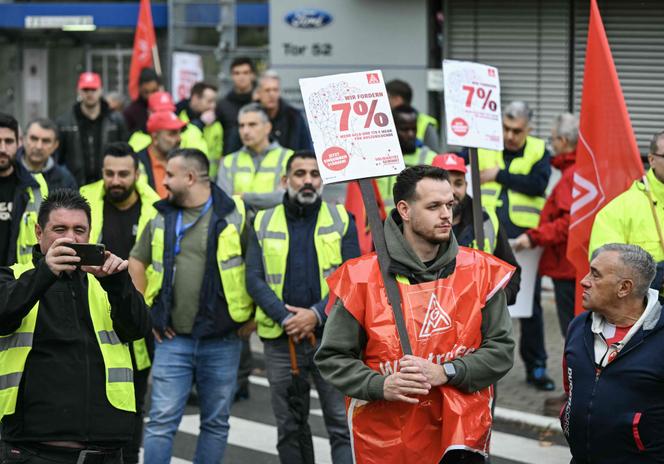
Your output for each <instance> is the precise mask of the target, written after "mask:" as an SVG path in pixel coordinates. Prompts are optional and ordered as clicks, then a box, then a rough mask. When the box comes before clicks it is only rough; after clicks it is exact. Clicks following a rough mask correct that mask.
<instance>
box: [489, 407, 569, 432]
mask: <svg viewBox="0 0 664 464" xmlns="http://www.w3.org/2000/svg"><path fill="white" fill-rule="evenodd" d="M493 417H494V420H496V421H498V422H503V423H508V424H515V425H526V426H529V427H533V428H535V429H538V430H541V431H550V432H554V433H557V434H560V435H562V433H563V431H562V429H561V427H560V421H559V420H558V418H556V417H549V416H540V415H539V414H533V413H530V412H524V411H517V410H515V409H507V408H501V407H498V406H497V407H496V409H495V411H494V415H493Z"/></svg>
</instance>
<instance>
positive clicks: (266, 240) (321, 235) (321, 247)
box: [254, 202, 349, 339]
mask: <svg viewBox="0 0 664 464" xmlns="http://www.w3.org/2000/svg"><path fill="white" fill-rule="evenodd" d="M348 224H349V217H348V212H347V211H346V209H345V208H344V207H343V206H342V205H332V204H329V203H325V202H323V203H321V207H320V211H319V212H318V218H317V220H316V229H315V233H314V246H315V247H316V256H317V257H318V269H319V279H320V291H321V298H324V297H325V296H327V294H328V292H329V289H328V286H327V281H326V280H325V279H326V278H327V277H328V276H329V275H331V274H332V273H333V272H334V271H335V270H336V269H337V268H338V267H339V266H340V265H341V263H342V261H343V258H342V255H341V240H342V239H343V236H344V235H345V234H346V231H347V230H348ZM254 229H255V230H256V236H257V238H258V243H259V244H260V246H261V250H262V255H263V265H264V268H265V269H264V270H265V281H266V282H267V284H268V285H269V286H270V288H271V289H272V291H273V292H274V293H275V294H276V295H277V297H278V298H279V299H282V298H283V289H284V279H285V277H286V264H287V261H288V252H289V236H288V224H287V222H286V212H285V209H284V205H278V206H276V207H274V208H272V209H268V210H262V211H259V212H258V214H257V215H256V219H255V221H254ZM256 324H257V331H258V335H259V336H260V337H262V338H270V339H273V338H278V337H279V336H281V334H282V333H283V332H284V330H283V329H282V328H281V325H279V323H278V322H276V321H274V320H273V319H271V318H270V317H269V316H268V315H267V314H266V313H265V311H263V310H262V309H261V308H260V307H259V308H256Z"/></svg>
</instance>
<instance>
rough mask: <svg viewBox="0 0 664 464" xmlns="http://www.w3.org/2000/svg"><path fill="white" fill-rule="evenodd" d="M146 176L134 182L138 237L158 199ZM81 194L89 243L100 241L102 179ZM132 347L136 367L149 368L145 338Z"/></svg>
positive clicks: (149, 362) (102, 218)
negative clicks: (138, 207)
mask: <svg viewBox="0 0 664 464" xmlns="http://www.w3.org/2000/svg"><path fill="white" fill-rule="evenodd" d="M146 180H147V178H146V177H144V176H142V177H141V178H140V179H139V180H138V182H136V192H137V193H138V196H139V197H140V199H141V212H140V216H139V218H138V227H137V229H136V238H138V237H140V236H141V234H142V233H143V229H145V226H146V225H147V224H149V222H150V220H151V219H152V218H154V217H155V216H156V215H157V210H156V209H155V208H154V206H153V205H154V203H155V202H157V201H159V200H160V198H159V195H158V194H157V192H155V191H154V190H153V189H152V187H150V186H149V185H148V184H147V182H146ZM80 192H81V196H83V197H84V198H85V199H86V200H88V203H90V212H91V216H92V221H91V225H90V243H102V241H103V237H102V230H103V228H104V196H105V195H106V192H105V190H104V181H103V180H99V181H97V182H93V183H91V184H88V185H84V186H83V187H81V188H80ZM132 347H133V349H134V360H135V361H136V369H137V370H139V371H142V370H144V369H147V368H149V367H150V366H151V365H152V363H151V361H150V355H149V353H148V348H147V345H146V344H145V339H144V338H141V339H140V340H136V341H134V342H133V343H132Z"/></svg>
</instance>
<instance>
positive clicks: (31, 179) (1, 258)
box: [0, 113, 48, 266]
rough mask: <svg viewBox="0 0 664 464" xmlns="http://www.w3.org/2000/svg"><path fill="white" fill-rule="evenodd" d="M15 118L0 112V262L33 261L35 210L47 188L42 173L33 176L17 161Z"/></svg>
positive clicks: (35, 239)
mask: <svg viewBox="0 0 664 464" xmlns="http://www.w3.org/2000/svg"><path fill="white" fill-rule="evenodd" d="M18 140H19V138H18V121H16V119H15V118H14V117H13V116H11V115H9V114H5V113H0V265H2V266H9V265H12V264H14V263H16V262H19V263H24V264H27V263H30V262H32V246H33V245H34V244H35V243H37V236H36V235H35V225H36V224H37V212H38V211H39V205H40V203H41V200H42V196H45V195H46V193H47V191H48V188H47V186H46V181H45V180H44V177H43V176H42V175H41V174H35V175H34V176H32V175H31V174H30V172H29V171H28V170H27V169H25V167H24V166H23V164H21V163H17V162H16V152H17V150H18Z"/></svg>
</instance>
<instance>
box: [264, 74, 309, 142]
mask: <svg viewBox="0 0 664 464" xmlns="http://www.w3.org/2000/svg"><path fill="white" fill-rule="evenodd" d="M256 97H257V99H258V102H259V103H260V104H261V106H262V107H263V109H264V110H265V112H266V113H267V115H268V116H269V118H270V123H271V124H272V131H271V133H270V138H271V139H272V140H275V141H277V142H279V144H280V145H281V146H283V147H286V148H290V149H291V150H313V143H312V142H311V136H310V135H309V127H308V126H307V123H306V121H305V119H304V116H302V113H301V112H300V111H299V110H298V109H297V108H294V107H292V106H291V105H289V104H288V103H287V102H286V101H285V100H284V99H283V98H281V80H280V78H279V74H277V73H276V72H275V71H271V70H270V71H266V72H265V73H263V75H262V76H261V77H260V78H259V79H258V85H257V86H256Z"/></svg>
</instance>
